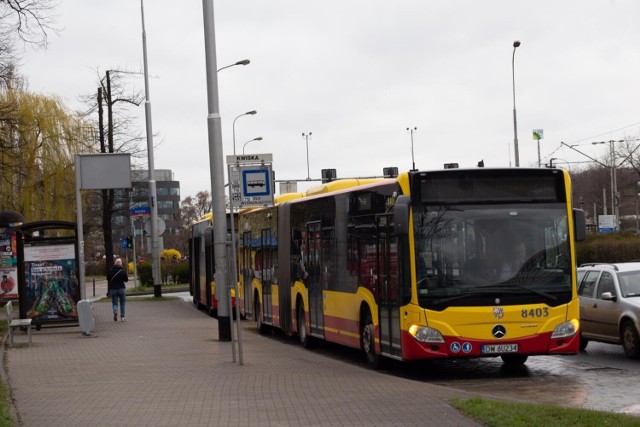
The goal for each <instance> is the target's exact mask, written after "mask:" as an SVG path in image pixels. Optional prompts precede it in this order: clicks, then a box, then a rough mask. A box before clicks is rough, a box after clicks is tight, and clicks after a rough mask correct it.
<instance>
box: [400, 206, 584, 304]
mask: <svg viewBox="0 0 640 427" xmlns="http://www.w3.org/2000/svg"><path fill="white" fill-rule="evenodd" d="M413 223H414V238H415V248H416V254H415V256H416V260H415V261H416V283H417V288H416V290H417V296H418V302H419V304H420V306H421V307H423V308H429V309H432V310H444V309H446V308H447V307H449V306H484V305H492V304H494V305H495V304H500V305H515V304H534V303H545V304H547V305H549V306H557V305H559V304H563V303H567V302H568V301H570V299H571V289H572V287H571V283H572V280H571V272H572V269H571V263H570V246H569V242H568V230H567V211H566V205H564V204H562V203H523V204H509V205H498V204H492V205H486V204H485V205H481V204H479V205H454V206H452V205H417V206H414V207H413Z"/></svg>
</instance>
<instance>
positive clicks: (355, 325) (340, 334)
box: [324, 316, 360, 348]
mask: <svg viewBox="0 0 640 427" xmlns="http://www.w3.org/2000/svg"><path fill="white" fill-rule="evenodd" d="M359 328H360V322H358V321H357V320H350V319H345V318H343V317H335V316H324V338H325V339H326V340H327V341H331V342H335V343H338V344H342V345H346V346H349V347H353V348H360V332H359V330H358V329H359Z"/></svg>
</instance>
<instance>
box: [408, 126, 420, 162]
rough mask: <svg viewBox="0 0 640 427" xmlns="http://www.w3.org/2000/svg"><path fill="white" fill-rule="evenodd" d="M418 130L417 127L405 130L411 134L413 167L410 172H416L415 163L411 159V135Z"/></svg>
mask: <svg viewBox="0 0 640 427" xmlns="http://www.w3.org/2000/svg"><path fill="white" fill-rule="evenodd" d="M417 130H418V128H417V127H413V128H407V132H409V133H410V134H411V164H412V165H413V166H412V168H411V170H413V171H414V170H416V162H415V160H414V158H413V133H414V132H416V131H417Z"/></svg>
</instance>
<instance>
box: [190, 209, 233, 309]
mask: <svg viewBox="0 0 640 427" xmlns="http://www.w3.org/2000/svg"><path fill="white" fill-rule="evenodd" d="M229 221H230V218H229V215H227V224H228V225H230V222H229ZM213 250H214V245H213V215H212V214H211V213H208V214H206V215H204V216H203V217H202V218H199V219H198V220H197V221H196V222H194V223H193V224H192V225H191V236H190V238H189V268H190V279H189V292H190V294H191V296H192V297H193V303H194V304H195V305H196V306H197V307H198V308H199V309H201V310H204V311H206V312H207V313H208V314H209V315H211V316H213V317H217V316H218V300H217V298H216V294H215V289H216V287H215V282H214V273H215V258H214V253H213ZM231 305H232V308H234V307H235V291H234V290H231Z"/></svg>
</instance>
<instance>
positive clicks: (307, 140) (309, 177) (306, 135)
mask: <svg viewBox="0 0 640 427" xmlns="http://www.w3.org/2000/svg"><path fill="white" fill-rule="evenodd" d="M311 134H312V132H309V133H304V132H302V137H303V138H304V139H305V141H306V143H307V181H309V180H311V174H310V173H309V138H310V137H311Z"/></svg>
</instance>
